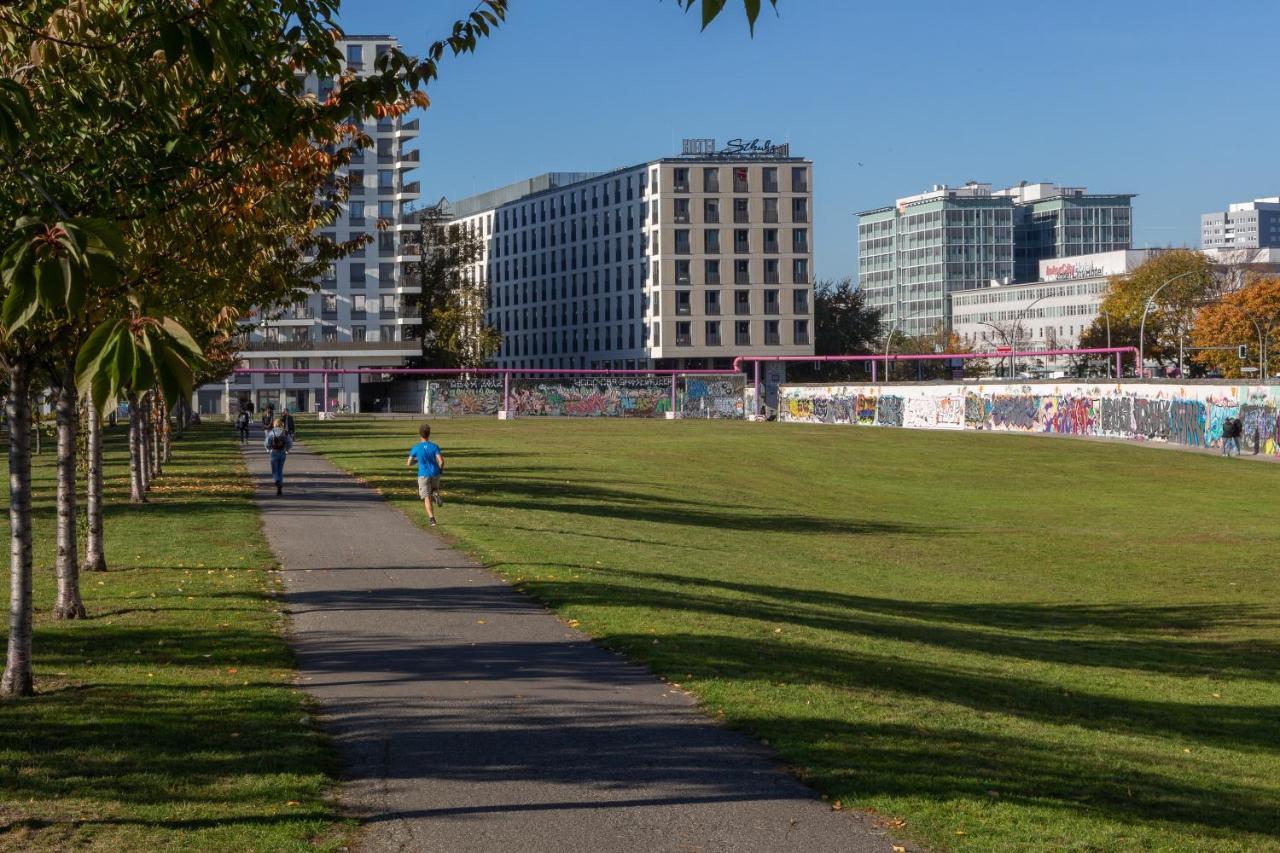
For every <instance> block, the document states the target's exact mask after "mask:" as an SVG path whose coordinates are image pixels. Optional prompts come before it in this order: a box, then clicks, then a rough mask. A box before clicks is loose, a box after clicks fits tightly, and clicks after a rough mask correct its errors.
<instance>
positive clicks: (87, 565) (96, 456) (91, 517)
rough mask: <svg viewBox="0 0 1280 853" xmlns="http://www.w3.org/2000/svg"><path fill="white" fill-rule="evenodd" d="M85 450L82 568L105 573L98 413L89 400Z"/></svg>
mask: <svg viewBox="0 0 1280 853" xmlns="http://www.w3.org/2000/svg"><path fill="white" fill-rule="evenodd" d="M88 402H89V429H88V430H87V432H88V442H87V444H88V451H89V454H88V455H89V471H88V477H86V480H87V481H88V482H87V483H86V484H85V514H86V515H87V516H88V521H89V530H88V534H87V535H86V536H85V544H84V570H85V571H86V572H105V571H106V570H107V553H106V550H105V548H104V547H103V544H102V416H101V415H100V414H99V413H98V408H97V406H96V405H94V402H95V401H94V400H93V399H92V398H90V399H89V401H88Z"/></svg>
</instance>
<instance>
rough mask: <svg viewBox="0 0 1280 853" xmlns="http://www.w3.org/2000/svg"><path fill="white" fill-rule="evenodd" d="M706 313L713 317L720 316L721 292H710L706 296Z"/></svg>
mask: <svg viewBox="0 0 1280 853" xmlns="http://www.w3.org/2000/svg"><path fill="white" fill-rule="evenodd" d="M704 299H705V305H706V311H705V312H704V313H706V314H707V315H708V316H711V317H718V316H720V291H718V290H708V291H706V294H705V297H704Z"/></svg>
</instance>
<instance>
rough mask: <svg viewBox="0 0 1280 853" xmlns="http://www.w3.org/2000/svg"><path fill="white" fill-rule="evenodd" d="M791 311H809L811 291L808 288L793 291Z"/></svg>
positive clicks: (797, 312) (798, 312)
mask: <svg viewBox="0 0 1280 853" xmlns="http://www.w3.org/2000/svg"><path fill="white" fill-rule="evenodd" d="M791 313H793V314H808V313H809V291H808V290H793V291H791Z"/></svg>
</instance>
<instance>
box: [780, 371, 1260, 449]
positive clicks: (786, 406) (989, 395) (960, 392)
mask: <svg viewBox="0 0 1280 853" xmlns="http://www.w3.org/2000/svg"><path fill="white" fill-rule="evenodd" d="M890 390H892V393H886V392H889V391H890ZM780 400H781V401H782V403H783V408H782V412H781V417H782V419H783V420H791V421H808V422H823V423H840V424H846V423H848V424H862V425H872V424H874V425H877V426H890V427H906V428H909V429H969V430H1004V431H1020V432H1032V433H1048V434H1051V435H1072V436H1105V437H1113V438H1129V439H1133V440H1138V441H1166V442H1171V443H1174V444H1182V445H1186V446H1188V447H1214V446H1220V445H1221V441H1222V427H1223V424H1224V423H1225V421H1226V419H1227V418H1228V417H1233V416H1235V417H1239V418H1241V420H1242V421H1243V422H1244V436H1243V438H1242V440H1241V450H1242V451H1243V452H1244V453H1251V452H1254V448H1255V445H1256V452H1257V453H1259V454H1267V455H1271V456H1280V387H1274V386H1273V387H1266V386H1247V387H1240V386H1224V385H1221V384H1212V383H1202V384H1198V385H1197V384H1189V385H1186V386H1176V385H1173V384H1172V383H1170V384H1152V383H1127V384H1114V385H1110V386H1106V387H1098V386H1091V385H1087V384H1085V383H1070V382H1064V383H1062V384H1060V385H1053V384H1049V383H1042V384H1036V385H1016V386H1010V385H1006V384H1004V383H993V384H990V385H985V386H976V387H975V386H972V385H969V386H965V385H948V384H945V383H936V384H921V385H911V384H907V383H895V384H893V385H884V386H881V385H845V386H827V387H823V388H817V387H813V386H803V385H794V386H790V385H784V386H782V388H781V391H780Z"/></svg>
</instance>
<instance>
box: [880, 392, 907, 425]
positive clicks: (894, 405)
mask: <svg viewBox="0 0 1280 853" xmlns="http://www.w3.org/2000/svg"><path fill="white" fill-rule="evenodd" d="M876 423H877V424H880V425H881V426H893V427H900V426H902V398H901V397H898V396H896V395H893V394H884V395H882V396H881V397H880V399H879V400H877V401H876Z"/></svg>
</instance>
